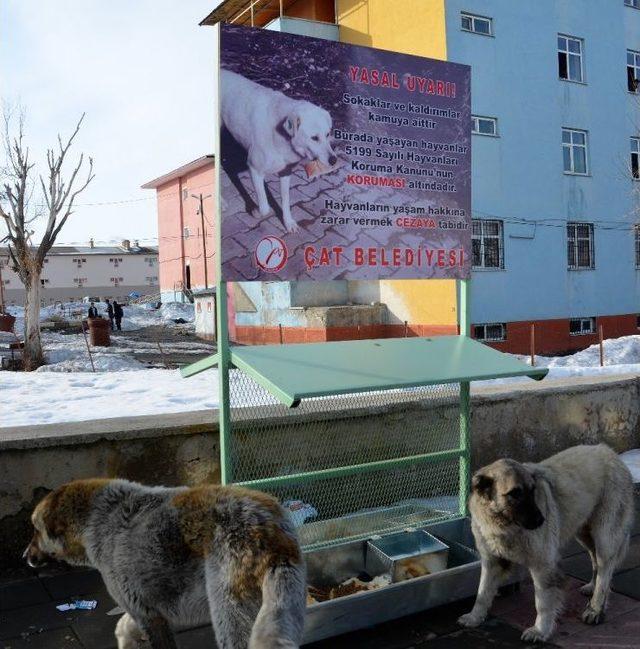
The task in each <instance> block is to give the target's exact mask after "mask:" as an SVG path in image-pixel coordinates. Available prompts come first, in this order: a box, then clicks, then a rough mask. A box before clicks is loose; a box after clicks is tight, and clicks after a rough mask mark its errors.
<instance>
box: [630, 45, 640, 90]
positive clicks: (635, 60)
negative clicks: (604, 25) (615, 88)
mask: <svg viewBox="0 0 640 649" xmlns="http://www.w3.org/2000/svg"><path fill="white" fill-rule="evenodd" d="M639 84H640V52H636V51H634V50H627V90H628V91H629V92H638V85H639Z"/></svg>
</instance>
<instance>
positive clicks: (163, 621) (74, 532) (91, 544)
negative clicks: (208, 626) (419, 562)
mask: <svg viewBox="0 0 640 649" xmlns="http://www.w3.org/2000/svg"><path fill="white" fill-rule="evenodd" d="M32 521H33V525H34V528H35V531H34V534H33V539H32V540H31V543H30V544H29V546H28V548H27V549H26V551H25V555H24V556H25V558H26V559H27V561H28V562H29V564H30V565H31V566H38V565H41V564H42V563H44V562H45V561H46V560H47V559H48V558H55V559H58V560H61V561H66V562H67V563H70V564H74V565H84V566H92V567H94V568H97V569H98V570H99V571H100V573H101V575H102V577H103V579H104V582H105V584H106V586H107V589H108V590H109V593H110V594H111V596H112V597H113V599H114V600H115V601H116V602H118V604H119V605H120V606H121V607H122V608H123V609H124V610H125V611H126V614H125V615H124V616H123V617H122V618H121V619H120V621H119V623H118V626H117V629H116V637H117V640H118V648H119V649H135V647H137V646H138V643H139V641H140V640H141V639H142V638H143V637H146V638H147V639H148V641H149V642H150V643H151V645H152V647H153V648H154V649H175V648H176V644H175V639H174V637H173V634H172V631H171V626H174V625H175V626H183V625H195V624H205V623H207V622H209V621H211V622H212V623H213V627H214V630H215V634H216V641H217V643H218V646H219V647H220V649H246V648H247V647H248V646H249V647H250V648H251V649H294V648H296V647H298V646H299V644H300V642H301V639H302V630H303V624H304V614H305V606H306V591H305V568H304V561H303V558H302V554H301V551H300V547H299V545H298V541H297V538H296V534H295V531H294V528H293V525H292V523H291V522H290V521H289V518H288V517H287V515H286V514H285V512H284V510H283V509H282V507H281V506H280V504H279V503H278V502H277V500H276V499H275V498H273V497H271V496H269V495H267V494H263V493H260V492H255V491H249V490H247V489H242V488H238V487H220V486H203V487H196V488H193V489H188V488H186V487H181V488H176V489H169V488H165V487H145V486H142V485H140V484H136V483H133V482H127V481H125V480H81V481H78V482H72V483H69V484H66V485H64V486H62V487H60V488H58V489H56V490H55V491H53V492H52V493H50V494H49V495H47V496H46V497H45V498H44V499H43V500H42V501H41V502H40V503H39V504H38V505H37V506H36V508H35V510H34V512H33V516H32Z"/></svg>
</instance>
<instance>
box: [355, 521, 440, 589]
mask: <svg viewBox="0 0 640 649" xmlns="http://www.w3.org/2000/svg"><path fill="white" fill-rule="evenodd" d="M448 559H449V546H448V545H446V544H445V543H443V542H442V541H440V540H439V539H437V538H436V537H435V536H433V535H432V534H429V532H425V531H424V530H408V531H406V532H398V533H396V534H390V535H388V536H384V537H380V538H373V539H371V540H370V541H368V543H367V554H366V558H365V570H366V572H368V573H369V574H370V575H379V574H381V573H388V574H390V575H391V581H392V582H399V581H405V580H407V579H415V578H416V577H424V576H425V575H431V574H433V573H435V572H440V571H441V570H445V569H446V567H447V562H448Z"/></svg>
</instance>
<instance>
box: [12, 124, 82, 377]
mask: <svg viewBox="0 0 640 649" xmlns="http://www.w3.org/2000/svg"><path fill="white" fill-rule="evenodd" d="M83 119H84V114H83V115H82V117H81V118H80V120H79V121H78V123H77V124H76V127H75V130H74V131H73V133H72V134H71V136H70V137H69V138H68V139H67V140H66V141H63V140H62V138H61V136H60V135H58V146H57V147H56V148H51V149H48V150H47V170H46V172H45V173H44V174H36V171H35V164H34V163H33V162H31V159H30V157H29V148H28V147H27V146H26V144H25V141H24V116H23V114H20V116H19V117H18V120H17V121H18V124H17V132H15V133H12V130H11V126H12V118H11V114H10V113H9V112H8V111H5V113H4V131H3V134H2V137H3V144H4V149H5V158H6V159H5V165H4V167H3V168H2V169H1V171H0V173H1V174H2V187H1V188H0V222H2V221H3V222H4V224H5V226H6V230H7V234H6V236H5V238H4V241H5V242H7V243H8V246H9V259H10V264H11V265H12V267H13V270H14V271H15V272H16V273H17V274H18V277H19V278H20V281H21V282H22V283H23V284H24V287H25V291H26V299H25V305H24V364H25V370H27V371H31V370H34V369H37V368H38V367H40V365H42V364H43V363H44V358H43V354H42V342H41V339H40V317H39V316H40V274H41V273H42V266H43V264H44V259H45V257H46V255H47V253H48V252H49V250H50V249H51V247H52V246H53V244H54V243H55V241H56V237H57V236H58V235H59V234H60V231H61V230H62V228H63V227H64V224H65V223H66V222H67V219H68V218H69V216H71V214H72V213H73V205H74V201H75V200H76V198H77V197H78V195H79V194H80V193H81V192H82V191H84V190H85V189H86V188H87V186H88V185H89V183H90V182H91V181H92V180H93V178H94V174H93V160H92V159H91V158H89V163H88V165H85V162H84V154H81V155H80V157H79V159H78V161H77V164H76V165H75V167H74V168H73V171H71V173H70V175H69V176H68V180H65V178H64V170H63V167H64V165H65V161H66V159H67V157H68V154H69V149H70V148H71V145H72V144H73V141H74V140H75V138H76V136H77V135H78V132H79V130H80V126H81V125H82V121H83ZM86 167H88V169H87V168H86ZM85 174H86V175H85ZM36 175H37V178H36ZM80 176H82V178H80ZM36 189H39V190H40V191H38V192H36ZM34 194H36V195H38V194H41V201H40V202H39V203H37V204H36V203H34V201H32V198H33V196H34ZM38 220H41V221H44V222H45V224H44V234H43V235H42V238H41V240H40V244H39V245H35V244H34V243H33V242H32V240H31V237H32V235H33V233H34V231H33V229H32V225H33V224H34V223H35V222H36V221H38Z"/></svg>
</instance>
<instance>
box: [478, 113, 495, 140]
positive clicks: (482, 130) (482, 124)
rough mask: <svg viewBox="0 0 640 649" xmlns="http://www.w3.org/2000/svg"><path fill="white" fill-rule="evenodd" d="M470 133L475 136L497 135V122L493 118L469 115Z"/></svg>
mask: <svg viewBox="0 0 640 649" xmlns="http://www.w3.org/2000/svg"><path fill="white" fill-rule="evenodd" d="M471 132H472V133H475V134H476V135H494V136H497V135H498V120H497V119H496V118H495V117H481V116H480V115H471Z"/></svg>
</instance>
